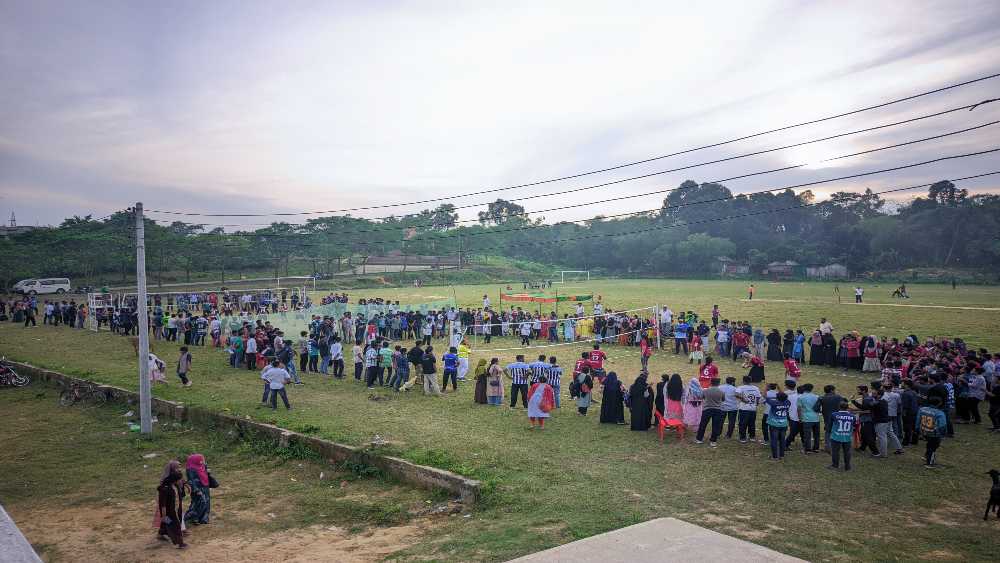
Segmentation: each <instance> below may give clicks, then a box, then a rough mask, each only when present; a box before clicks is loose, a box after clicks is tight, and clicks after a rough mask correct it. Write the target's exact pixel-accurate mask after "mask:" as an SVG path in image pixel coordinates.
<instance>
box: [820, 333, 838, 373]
mask: <svg viewBox="0 0 1000 563" xmlns="http://www.w3.org/2000/svg"><path fill="white" fill-rule="evenodd" d="M823 355H824V356H825V360H826V365H827V366H829V367H832V368H835V367H837V339H836V338H834V336H833V335H832V334H829V333H827V334H824V335H823Z"/></svg>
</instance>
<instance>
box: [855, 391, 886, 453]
mask: <svg viewBox="0 0 1000 563" xmlns="http://www.w3.org/2000/svg"><path fill="white" fill-rule="evenodd" d="M858 393H859V394H860V395H861V396H860V397H859V398H855V399H854V400H852V401H851V404H852V405H854V408H856V409H858V410H859V411H860V412H859V413H858V423H859V424H860V435H861V445H860V446H859V447H858V451H862V452H863V451H864V450H865V449H866V448H867V449H869V450H871V453H872V457H879V456H880V454H879V450H878V445H877V444H876V440H875V423H874V422H872V410H873V409H874V408H875V399H874V397H872V396H871V395H870V394H869V393H868V386H867V385H858Z"/></svg>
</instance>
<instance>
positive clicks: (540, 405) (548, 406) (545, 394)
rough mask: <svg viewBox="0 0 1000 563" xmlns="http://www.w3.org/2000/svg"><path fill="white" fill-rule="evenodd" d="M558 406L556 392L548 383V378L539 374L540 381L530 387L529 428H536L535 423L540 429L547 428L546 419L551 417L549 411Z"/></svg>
mask: <svg viewBox="0 0 1000 563" xmlns="http://www.w3.org/2000/svg"><path fill="white" fill-rule="evenodd" d="M555 407H556V397H555V393H554V392H553V391H552V386H551V385H549V383H548V378H547V377H546V376H544V375H542V376H539V378H538V381H536V382H535V383H533V384H532V385H531V389H528V424H530V425H531V426H529V428H528V429H529V430H534V429H535V424H537V425H538V429H539V430H545V419H546V418H549V411H551V410H552V409H554V408H555Z"/></svg>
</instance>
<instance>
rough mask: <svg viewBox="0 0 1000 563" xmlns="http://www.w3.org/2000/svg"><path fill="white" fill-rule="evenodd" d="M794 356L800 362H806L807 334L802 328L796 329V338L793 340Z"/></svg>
mask: <svg viewBox="0 0 1000 563" xmlns="http://www.w3.org/2000/svg"><path fill="white" fill-rule="evenodd" d="M792 358H794V359H795V361H797V362H799V363H800V364H804V363H806V335H804V334H802V331H801V330H796V331H795V339H794V340H792Z"/></svg>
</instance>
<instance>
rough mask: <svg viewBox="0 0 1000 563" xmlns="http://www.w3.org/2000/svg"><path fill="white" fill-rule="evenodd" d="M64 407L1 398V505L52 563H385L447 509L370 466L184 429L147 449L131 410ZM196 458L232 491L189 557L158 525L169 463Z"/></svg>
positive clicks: (8, 392)
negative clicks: (360, 561) (333, 463)
mask: <svg viewBox="0 0 1000 563" xmlns="http://www.w3.org/2000/svg"><path fill="white" fill-rule="evenodd" d="M57 398H58V391H57V390H56V389H52V388H49V389H46V388H44V387H42V388H39V387H36V386H32V387H28V388H23V389H2V390H0V404H2V405H3V408H2V409H0V427H2V428H3V429H4V455H3V456H2V457H0V475H3V479H0V501H2V502H3V504H4V506H5V507H6V508H7V510H8V511H9V512H10V514H11V515H12V517H13V518H14V519H15V521H17V523H18V525H19V526H20V528H21V529H22V531H23V532H24V533H25V535H26V536H27V537H28V539H29V541H31V542H32V544H33V545H34V546H35V548H36V550H38V551H39V552H40V554H41V555H42V556H43V557H44V559H45V560H46V561H72V560H80V559H82V560H85V561H100V560H103V561H148V560H150V559H156V560H165V559H168V560H172V559H179V560H187V559H190V560H199V561H204V560H223V559H226V560H229V556H231V553H229V550H231V549H232V548H233V546H234V545H236V544H239V545H240V546H241V549H243V550H244V553H245V554H246V556H247V557H248V558H251V559H252V558H258V559H261V560H277V559H280V558H285V557H298V556H300V555H303V554H307V553H311V554H317V555H318V554H321V553H322V554H325V555H327V556H328V560H333V559H336V558H338V557H348V558H349V557H352V556H353V555H359V554H367V555H369V556H370V557H372V558H380V557H382V556H384V555H386V554H389V553H392V552H394V551H396V550H398V549H400V548H401V547H402V546H405V545H407V543H408V541H406V542H404V543H402V544H401V543H399V540H401V539H406V540H408V539H409V537H410V536H414V535H417V534H419V531H420V529H421V528H422V527H424V526H425V525H431V526H433V525H434V524H433V522H428V521H427V518H426V517H422V516H420V513H421V512H424V511H426V509H427V507H430V506H432V504H429V503H440V502H441V501H442V500H444V499H443V498H442V497H441V495H437V494H434V493H432V492H428V491H423V490H414V489H412V488H409V487H405V486H401V485H399V484H397V483H395V482H392V481H388V480H386V479H384V478H382V477H380V476H378V475H377V474H371V473H370V472H369V471H368V470H366V469H365V468H362V467H353V468H340V469H337V468H331V467H330V466H328V465H327V464H325V463H322V462H321V461H320V460H318V459H315V456H314V455H311V452H309V451H308V450H294V449H285V450H279V449H277V448H275V447H274V446H272V445H270V444H269V443H266V442H256V441H240V442H237V441H234V439H233V438H231V437H229V436H225V435H221V434H212V433H206V432H203V431H201V429H192V428H190V427H186V426H182V425H179V424H172V423H171V424H163V425H158V426H157V432H156V435H155V436H154V438H153V439H152V440H140V439H139V438H138V435H137V434H133V433H130V432H127V431H126V425H125V420H126V419H125V418H124V417H123V416H122V414H123V412H124V411H125V407H124V406H122V405H106V406H104V407H101V408H93V407H86V406H75V407H70V408H63V407H59V406H58V405H57ZM193 452H201V453H203V454H205V456H206V459H208V461H209V464H210V466H211V468H212V471H213V474H215V475H217V476H218V478H219V480H220V483H221V487H220V488H219V489H216V490H215V491H213V512H212V523H211V525H210V526H203V527H200V528H196V529H193V530H192V533H191V535H190V536H189V538H188V542H189V543H190V544H191V547H192V549H190V550H188V551H187V552H183V553H180V552H178V551H176V550H174V549H172V548H171V547H170V546H169V544H165V543H161V542H158V541H156V539H155V538H154V534H153V529H152V527H151V525H150V523H151V522H152V515H153V509H154V508H155V506H156V504H155V502H156V485H157V483H158V482H159V478H160V473H161V471H162V470H163V466H164V464H165V463H166V462H167V461H168V460H170V459H180V460H182V462H183V460H184V456H186V455H187V454H189V453H193ZM433 506H437V505H436V504H434V505H433ZM292 537H295V538H296V539H298V540H299V541H294V542H292V541H289V542H287V543H286V542H284V541H282V540H283V539H289V538H292ZM392 540H395V545H393V541H392ZM316 544H322V545H323V546H324V547H318V546H317V545H316ZM317 549H320V550H322V551H316V550H317ZM0 559H2V557H0Z"/></svg>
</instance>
